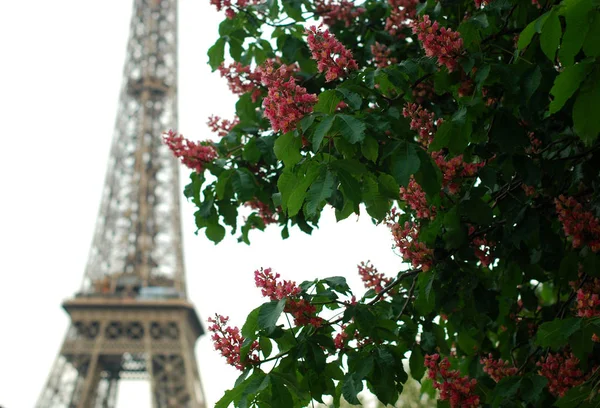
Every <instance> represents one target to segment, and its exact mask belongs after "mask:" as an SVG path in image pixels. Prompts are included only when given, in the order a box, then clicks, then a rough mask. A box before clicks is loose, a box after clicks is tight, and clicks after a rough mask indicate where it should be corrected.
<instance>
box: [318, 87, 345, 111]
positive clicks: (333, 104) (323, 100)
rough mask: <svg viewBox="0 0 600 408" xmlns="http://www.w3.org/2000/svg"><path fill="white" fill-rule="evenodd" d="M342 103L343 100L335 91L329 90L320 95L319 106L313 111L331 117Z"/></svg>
mask: <svg viewBox="0 0 600 408" xmlns="http://www.w3.org/2000/svg"><path fill="white" fill-rule="evenodd" d="M341 101H342V98H340V96H339V95H338V93H337V92H336V91H335V89H329V90H327V91H324V92H321V93H320V94H319V99H318V101H317V104H316V105H315V106H314V107H313V110H314V111H315V112H321V113H325V114H327V115H329V114H332V113H333V112H335V109H336V108H337V106H338V104H339V103H340V102H341Z"/></svg>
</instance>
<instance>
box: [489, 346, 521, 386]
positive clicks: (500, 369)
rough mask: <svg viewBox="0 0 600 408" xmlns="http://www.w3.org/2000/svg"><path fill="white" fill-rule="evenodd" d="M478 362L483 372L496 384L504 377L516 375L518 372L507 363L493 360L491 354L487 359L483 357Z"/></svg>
mask: <svg viewBox="0 0 600 408" xmlns="http://www.w3.org/2000/svg"><path fill="white" fill-rule="evenodd" d="M480 362H481V364H483V372H484V373H486V374H487V375H489V376H490V377H491V378H492V380H494V381H496V382H499V381H500V380H501V379H503V378H504V377H510V376H513V375H515V374H517V371H518V370H519V369H518V368H517V367H513V366H511V365H510V364H509V362H508V361H502V359H499V360H495V359H494V357H493V356H492V353H490V354H489V356H487V357H483V358H482V359H481V361H480Z"/></svg>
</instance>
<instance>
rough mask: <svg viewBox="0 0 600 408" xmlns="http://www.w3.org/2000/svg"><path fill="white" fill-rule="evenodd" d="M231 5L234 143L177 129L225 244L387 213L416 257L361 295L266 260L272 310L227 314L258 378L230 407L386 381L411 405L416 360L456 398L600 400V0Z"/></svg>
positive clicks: (231, 397)
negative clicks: (234, 317)
mask: <svg viewBox="0 0 600 408" xmlns="http://www.w3.org/2000/svg"><path fill="white" fill-rule="evenodd" d="M211 3H213V4H215V5H216V7H217V8H218V9H219V10H224V13H225V19H224V21H223V22H222V23H221V25H220V27H219V39H218V40H217V41H216V43H215V44H214V46H212V47H211V48H210V50H209V51H208V57H209V63H210V65H211V67H212V68H213V69H214V70H219V72H220V74H221V76H223V77H225V78H226V79H227V80H228V82H229V86H230V88H231V91H232V92H234V93H235V94H237V95H239V100H238V102H237V104H236V106H235V108H236V117H235V119H234V120H231V121H227V120H222V119H221V118H217V117H213V118H211V120H210V122H209V125H210V126H211V128H212V129H213V130H214V131H215V132H216V133H217V134H218V136H219V137H220V139H219V140H218V142H202V143H195V142H191V141H188V140H186V139H184V138H183V137H182V136H180V135H178V134H177V133H175V132H173V131H171V132H169V133H168V134H166V135H165V140H166V142H167V143H168V144H169V146H170V147H171V148H172V150H173V151H174V153H175V154H176V155H177V156H178V157H180V158H181V159H182V161H183V163H184V164H186V165H187V166H189V167H190V168H192V169H193V170H194V171H193V172H192V173H191V182H190V183H189V184H188V185H187V186H186V187H185V194H186V196H187V197H188V198H189V199H190V200H192V201H193V203H194V204H195V205H196V206H197V207H198V211H197V212H196V214H195V222H196V225H197V227H198V230H204V231H205V233H206V236H207V237H208V238H209V239H211V240H212V241H214V242H215V243H218V242H219V241H221V240H222V239H223V238H224V236H225V234H226V228H229V229H231V231H232V233H235V232H236V231H237V229H238V224H237V223H238V218H239V217H238V212H239V210H240V208H241V207H248V208H249V210H246V211H249V212H250V214H249V215H248V216H247V217H246V218H245V221H244V223H243V225H241V226H240V227H239V229H240V232H241V235H240V238H239V239H240V240H241V241H243V242H246V243H249V232H250V231H251V230H263V229H264V228H265V227H266V226H267V225H269V224H272V225H273V228H274V227H275V226H278V227H279V228H281V234H282V237H283V238H284V239H285V238H286V237H288V236H289V234H290V228H291V227H293V226H297V227H298V228H299V229H300V230H301V231H304V232H305V233H310V231H311V229H312V228H313V227H314V226H316V225H318V222H319V216H320V214H321V212H322V210H323V208H324V207H325V206H330V207H333V208H334V209H335V214H336V217H337V219H338V220H341V219H344V218H346V217H348V216H349V215H350V214H352V213H356V214H358V213H360V212H361V211H363V212H364V211H366V213H367V214H368V216H370V217H372V218H373V219H374V220H375V221H376V222H377V223H381V224H384V225H387V227H389V228H390V231H391V234H392V236H393V238H394V242H395V248H396V250H397V251H398V253H399V254H400V255H401V256H402V258H403V259H404V260H405V261H406V263H407V265H408V266H409V268H408V269H405V270H402V271H399V272H398V273H397V274H396V275H395V276H389V277H387V276H384V274H382V273H379V272H378V271H377V269H376V267H375V266H374V265H371V264H370V263H363V264H361V265H359V267H358V269H359V273H360V274H361V276H362V278H363V281H364V282H365V285H366V286H367V287H368V288H370V290H369V291H368V292H367V294H366V295H365V296H364V297H362V298H361V299H356V298H355V297H354V296H353V294H352V291H351V289H350V288H349V287H348V285H347V284H346V281H345V279H344V278H343V277H331V278H327V279H317V280H314V281H307V282H303V283H301V284H299V285H297V284H296V283H295V282H290V281H286V280H282V279H281V278H280V277H279V275H278V274H276V273H275V272H273V271H272V270H271V269H261V270H259V271H256V272H255V283H256V286H257V287H259V288H260V289H261V290H262V293H263V295H264V296H265V297H266V298H267V302H266V303H264V304H263V305H261V306H259V307H258V308H256V309H255V310H253V311H252V312H250V314H249V315H248V319H247V321H246V322H245V324H244V325H243V327H242V328H241V330H240V329H238V328H235V327H230V326H228V325H227V324H228V321H227V318H225V317H222V316H219V315H216V316H215V318H214V319H212V322H211V326H210V328H209V329H210V331H212V332H213V340H214V342H215V346H216V348H217V349H218V350H219V351H220V352H221V354H223V356H225V357H226V358H227V362H228V363H229V364H232V365H234V366H236V367H237V368H239V369H240V370H242V374H241V376H240V378H239V379H238V381H237V382H236V384H235V386H234V387H233V388H232V389H231V390H229V391H227V392H226V393H225V395H224V397H223V398H222V399H221V400H220V401H219V403H218V404H217V406H218V407H226V406H228V405H230V404H233V405H235V406H239V407H247V406H252V405H256V406H261V407H263V406H271V407H291V406H306V405H308V404H309V403H310V401H315V400H316V401H318V402H322V401H323V397H324V396H331V397H332V398H333V401H334V402H333V403H334V405H335V406H339V405H340V401H341V400H342V399H345V400H346V401H347V402H349V403H352V404H357V403H359V400H358V399H357V394H358V392H360V391H361V390H362V389H363V388H364V387H365V385H366V387H367V388H368V389H369V390H370V391H371V392H372V393H373V394H374V395H375V396H376V397H377V398H378V399H379V401H381V402H382V403H383V404H394V403H395V402H396V401H397V399H398V396H399V394H400V393H401V391H402V388H403V384H405V382H406V381H407V378H408V375H407V373H406V371H405V369H404V366H403V360H405V359H406V358H408V360H409V366H410V371H411V374H412V376H413V377H414V378H415V379H417V380H419V381H420V383H421V390H422V392H433V390H434V389H437V390H439V402H438V406H451V407H476V406H493V407H499V406H503V407H504V406H506V407H526V406H536V407H537V406H544V407H546V406H548V407H549V406H552V405H553V404H556V406H558V407H563V408H564V407H576V406H581V407H592V406H597V404H598V403H599V402H600V397H597V396H596V395H597V387H598V385H599V384H600V375H599V372H598V367H599V363H600V345H598V337H599V335H600V319H599V318H598V316H600V299H599V295H600V270H599V265H600V258H599V257H598V251H599V250H600V221H599V218H598V216H599V215H600V201H599V197H600V196H599V193H600V185H599V184H598V174H599V170H600V149H598V147H599V146H600V144H599V143H598V140H597V136H598V133H599V132H600V114H599V112H598V109H600V64H599V63H598V62H599V60H598V57H599V56H600V11H599V9H600V1H598V0H562V1H553V0H547V1H542V2H538V1H536V0H533V1H531V2H530V1H526V0H439V1H435V0H426V1H422V2H421V1H418V0H388V1H376V0H366V1H364V2H360V1H357V2H356V3H354V2H352V1H348V0H314V1H312V0H284V1H278V0H266V1H259V0H236V1H220V0H214V1H211ZM313 19H314V20H319V21H322V22H323V23H324V24H323V25H320V24H319V23H314V24H313V23H311V21H314V20H313ZM226 50H227V51H228V56H227V58H226V57H225V51H226ZM226 59H227V61H226ZM284 315H285V316H286V317H287V322H289V324H283V322H286V319H283V316H284ZM266 366H269V367H270V368H269V369H266V368H265V367H266ZM428 390H429V391H428Z"/></svg>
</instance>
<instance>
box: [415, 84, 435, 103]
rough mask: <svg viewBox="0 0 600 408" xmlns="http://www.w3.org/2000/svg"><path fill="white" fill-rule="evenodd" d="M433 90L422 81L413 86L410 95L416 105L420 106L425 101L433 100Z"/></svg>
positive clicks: (431, 86) (430, 85)
mask: <svg viewBox="0 0 600 408" xmlns="http://www.w3.org/2000/svg"><path fill="white" fill-rule="evenodd" d="M433 94H434V89H433V85H432V84H431V83H430V82H427V81H423V82H419V83H418V84H417V85H415V86H413V90H412V95H413V98H414V99H415V102H416V103H417V104H421V103H423V102H425V101H428V100H430V99H431V98H433Z"/></svg>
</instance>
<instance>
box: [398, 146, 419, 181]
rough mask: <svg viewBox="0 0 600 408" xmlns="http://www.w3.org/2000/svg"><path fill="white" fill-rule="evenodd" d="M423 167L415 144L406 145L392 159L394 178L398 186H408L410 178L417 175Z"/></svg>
mask: <svg viewBox="0 0 600 408" xmlns="http://www.w3.org/2000/svg"><path fill="white" fill-rule="evenodd" d="M420 166H421V160H420V159H419V155H418V153H417V147H416V146H415V144H413V143H404V144H403V145H402V146H401V147H400V148H399V149H398V151H397V152H396V154H395V155H394V156H393V157H392V166H391V170H392V176H394V178H395V179H396V181H397V182H398V184H400V185H402V186H406V185H408V181H409V179H410V176H412V175H413V174H415V173H416V172H417V171H418V170H419V168H420Z"/></svg>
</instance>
